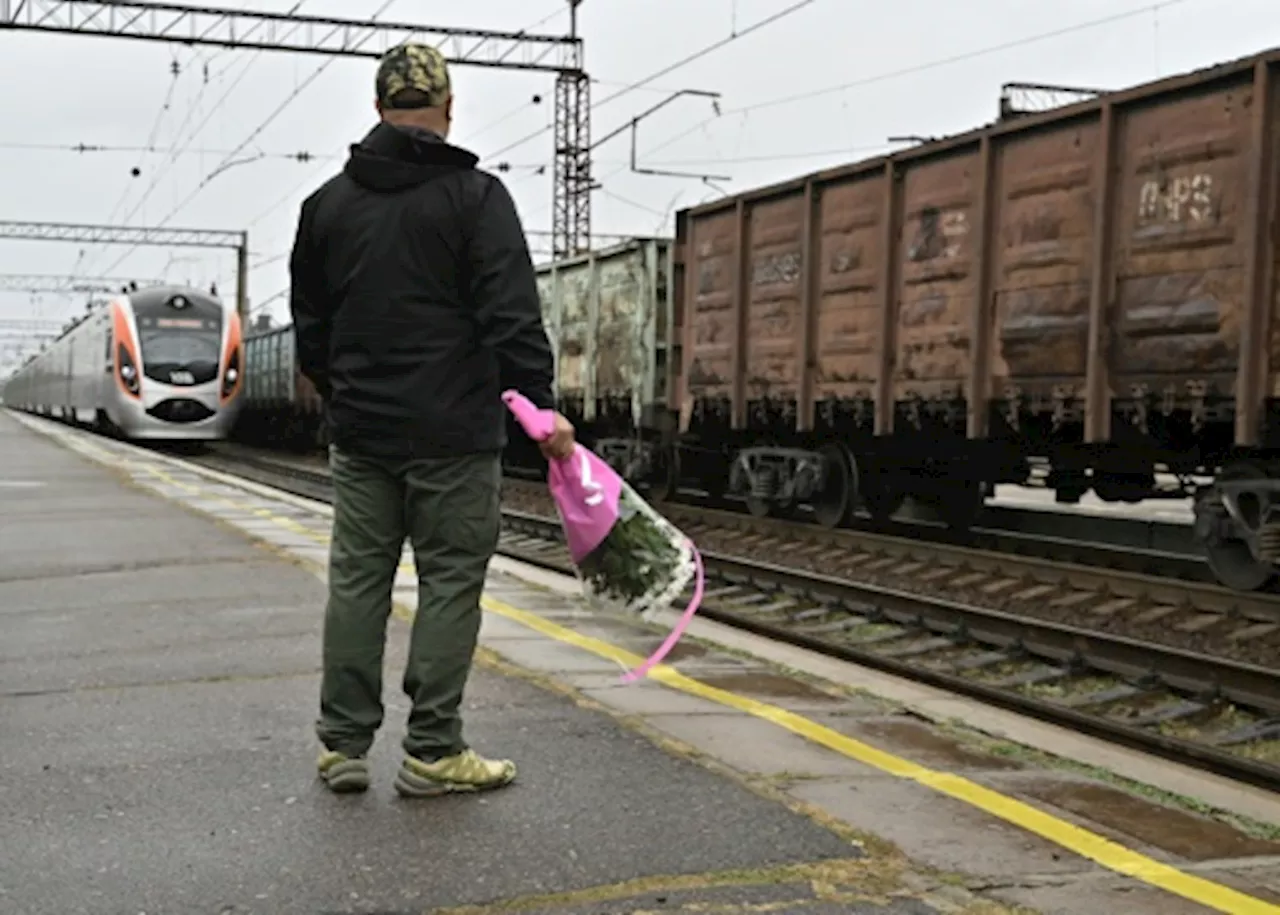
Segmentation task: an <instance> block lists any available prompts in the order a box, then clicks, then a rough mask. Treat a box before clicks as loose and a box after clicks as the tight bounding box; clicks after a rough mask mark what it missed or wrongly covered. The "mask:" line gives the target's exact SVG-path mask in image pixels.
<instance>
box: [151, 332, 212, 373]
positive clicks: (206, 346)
mask: <svg viewBox="0 0 1280 915" xmlns="http://www.w3.org/2000/svg"><path fill="white" fill-rule="evenodd" d="M221 343H222V334H220V333H219V332H218V331H217V330H212V331H210V330H199V331H190V330H187V331H172V330H164V329H155V330H150V329H148V330H144V331H142V361H143V362H145V363H146V364H147V365H158V364H161V363H163V364H164V365H165V366H170V367H174V368H186V367H189V366H191V365H194V364H196V363H203V362H210V363H214V364H215V365H216V364H217V362H218V355H219V353H218V348H219V346H220V344H221Z"/></svg>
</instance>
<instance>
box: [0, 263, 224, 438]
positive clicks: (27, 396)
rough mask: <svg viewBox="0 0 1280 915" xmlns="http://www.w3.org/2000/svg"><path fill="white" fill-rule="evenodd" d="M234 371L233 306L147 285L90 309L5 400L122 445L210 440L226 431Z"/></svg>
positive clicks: (29, 367) (193, 292)
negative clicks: (122, 440) (90, 427)
mask: <svg viewBox="0 0 1280 915" xmlns="http://www.w3.org/2000/svg"><path fill="white" fill-rule="evenodd" d="M243 374H244V346H243V340H242V331H241V325H240V316H239V315H238V314H237V313H236V310H235V307H234V306H232V305H230V304H228V303H224V302H222V301H221V300H219V299H218V298H217V297H215V296H213V295H210V294H209V293H206V292H202V291H200V290H197V289H191V288H187V287H182V286H154V287H151V288H147V289H138V290H133V291H131V292H126V293H122V294H121V295H119V296H117V297H116V298H114V299H112V300H111V301H109V302H107V303H106V304H105V305H103V306H99V307H97V308H95V309H93V310H92V311H90V312H89V314H88V315H86V316H85V317H84V318H82V319H81V320H79V321H78V322H77V323H76V324H75V325H74V326H72V327H70V328H69V329H67V330H66V331H65V332H64V333H63V334H62V335H61V336H59V337H58V338H57V339H56V340H54V341H53V342H52V343H50V344H49V345H48V346H47V347H46V348H45V349H44V350H43V351H42V352H41V353H40V354H39V355H37V356H36V357H34V358H33V359H31V360H30V361H29V362H27V364H26V365H24V366H23V367H22V368H21V369H19V370H18V372H17V373H16V374H14V375H13V376H12V377H10V378H9V379H8V381H7V382H6V383H5V385H4V403H5V405H6V406H8V407H10V408H12V409H17V410H23V411H26V412H29V413H36V414H39V415H43V416H49V417H53V418H56V419H63V420H67V421H70V422H75V423H83V424H87V425H93V426H95V427H97V428H98V429H100V430H102V431H104V432H109V433H112V434H115V435H118V436H120V437H122V438H125V439H136V440H143V439H145V440H150V441H212V440H220V439H224V438H226V437H227V434H228V433H229V432H230V430H231V429H232V427H233V426H234V425H235V421H236V416H237V414H238V413H239V409H240V400H241V397H240V395H241V390H242V387H243Z"/></svg>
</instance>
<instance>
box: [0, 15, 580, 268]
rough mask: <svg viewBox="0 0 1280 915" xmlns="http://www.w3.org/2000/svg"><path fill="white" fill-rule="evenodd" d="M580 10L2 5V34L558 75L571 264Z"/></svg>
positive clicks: (559, 240)
mask: <svg viewBox="0 0 1280 915" xmlns="http://www.w3.org/2000/svg"><path fill="white" fill-rule="evenodd" d="M581 2H582V0H569V3H570V11H571V15H572V17H573V25H572V27H571V29H570V34H569V35H568V36H563V35H562V36H554V35H530V34H525V33H523V32H500V31H490V30H486V29H461V28H432V27H429V26H423V25H418V24H414V23H394V22H369V21H367V20H365V21H361V20H358V19H341V18H337V17H333V16H303V15H298V14H289V13H273V12H260V11H254V10H232V9H225V8H215V7H199V6H187V5H184V4H179V3H144V2H126V0H0V30H4V29H10V30H27V31H39V32H51V33H60V34H67V35H96V36H99V37H107V38H132V39H135V40H140V41H163V42H172V43H178V44H185V45H193V44H198V45H214V46H218V47H229V48H252V49H259V50H275V51H295V52H300V53H312V54H325V55H340V56H346V57H380V56H381V55H382V54H383V53H384V52H385V51H386V50H387V49H389V48H391V47H394V46H395V45H397V44H401V43H403V42H405V41H410V40H412V41H419V42H425V43H428V44H432V45H435V46H437V47H439V48H440V49H441V50H442V51H444V52H445V55H446V57H447V58H448V59H449V61H450V63H453V64H457V65H463V66H473V67H491V68H499V69H506V70H529V71H540V72H547V73H554V74H556V94H555V97H556V105H555V131H554V133H555V144H556V148H555V167H554V172H555V179H554V180H555V188H554V191H553V194H554V197H553V216H552V219H553V225H552V235H553V240H552V247H553V253H554V255H555V256H557V257H563V256H566V255H570V254H576V253H578V252H580V251H585V250H586V249H587V248H588V247H589V246H590V240H591V189H592V186H591V152H590V147H591V131H590V121H589V113H588V110H589V108H590V103H589V98H590V90H589V85H590V84H589V81H588V79H587V75H586V73H585V72H584V70H583V48H582V39H581V38H579V37H578V36H577V7H578V5H579V4H580V3H581Z"/></svg>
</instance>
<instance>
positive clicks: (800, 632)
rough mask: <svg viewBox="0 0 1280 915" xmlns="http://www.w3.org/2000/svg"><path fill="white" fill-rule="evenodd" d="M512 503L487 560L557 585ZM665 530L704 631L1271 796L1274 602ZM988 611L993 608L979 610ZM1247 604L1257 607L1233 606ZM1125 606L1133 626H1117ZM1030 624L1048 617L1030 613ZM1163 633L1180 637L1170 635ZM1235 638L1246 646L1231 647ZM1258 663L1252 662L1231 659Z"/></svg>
mask: <svg viewBox="0 0 1280 915" xmlns="http://www.w3.org/2000/svg"><path fill="white" fill-rule="evenodd" d="M197 460H199V462H200V463H203V464H205V465H207V466H210V467H214V468H217V469H221V470H224V471H227V472H230V473H234V474H236V475H238V476H242V477H245V478H248V479H254V480H256V481H258V482H261V483H265V484H267V485H271V486H275V487H279V488H282V489H285V490H288V491H292V492H294V493H297V494H299V495H303V496H306V497H309V498H313V499H317V500H321V501H331V499H332V488H331V485H330V483H329V480H328V475H327V473H326V472H325V471H324V470H323V469H322V468H321V467H320V466H318V465H317V466H315V467H307V466H302V465H299V464H296V463H288V462H284V461H279V460H272V459H266V458H262V457H254V456H252V455H249V454H243V453H236V454H226V453H224V454H217V453H214V454H209V455H205V456H203V457H201V458H198V459H197ZM520 501H522V502H525V503H526V504H524V505H522V507H521V508H511V507H509V506H504V510H503V515H504V530H503V534H502V538H501V543H500V546H499V552H500V553H502V554H504V555H507V556H510V557H512V558H516V559H520V560H522V561H525V562H529V563H532V564H536V565H538V566H541V567H544V568H547V569H552V570H555V571H560V572H567V573H572V565H571V563H570V561H569V558H568V554H567V553H566V552H565V550H564V547H563V539H562V534H561V531H560V526H559V522H558V520H556V519H555V518H554V517H553V516H550V515H549V514H548V513H542V512H538V511H536V510H530V508H529V506H528V505H527V502H528V500H527V499H524V498H521V500H520ZM547 505H548V506H549V505H550V503H549V502H548V503H547ZM686 512H689V514H685V513H686ZM668 516H669V517H671V518H672V520H673V521H675V522H676V523H678V524H680V525H681V526H682V527H683V528H684V530H685V531H686V532H687V533H689V534H690V535H691V536H693V537H694V539H695V540H696V541H697V542H698V543H699V546H700V548H702V549H703V555H704V559H705V562H706V568H707V579H708V580H707V593H706V597H705V600H704V604H703V608H702V610H701V611H700V614H701V615H702V616H704V617H706V618H709V619H713V620H716V621H718V622H721V623H724V624H727V625H730V626H733V627H735V628H738V629H742V630H745V631H750V632H753V633H756V634H759V635H762V636H764V637H767V638H770V639H774V640H777V641H780V642H786V643H790V644H793V645H798V646H801V647H804V648H807V649H810V650H813V651H817V652H820V653H823V654H826V655H829V656H832V657H837V658H841V659H843V660H847V661H851V662H854V663H857V664H861V665H864V666H867V667H872V668H876V669H879V670H883V671H886V672H889V673H892V674H896V675H898V676H902V677H905V678H908V679H911V680H915V681H918V682H922V683H927V684H930V685H932V686H935V687H938V688H941V689H945V690H948V691H951V692H954V693H958V694H962V695H967V696H971V697H974V698H977V699H980V700H982V701H984V702H987V703H990V704H992V705H997V706H1000V707H1003V708H1007V709H1010V710H1013V711H1016V712H1019V713H1022V714H1027V715H1030V716H1033V717H1035V718H1038V719H1041V720H1044V721H1049V722H1052V723H1055V724H1058V725H1062V726H1065V727H1069V728H1071V729H1073V730H1076V731H1080V732H1082V733H1087V734H1091V735H1093V736H1096V737H1100V738H1103V739H1107V740H1110V741H1113V742H1116V743H1119V744H1123V745H1126V746H1130V747H1133V748H1135V749H1139V750H1142V751H1144V752H1148V753H1152V754H1154V755H1159V756H1162V757H1165V758H1168V759H1172V760H1175V761H1178V762H1181V763H1184V764H1187V765H1191V766H1194V767H1196V768H1199V769H1203V770H1207V771H1212V772H1215V773H1217V774H1219V775H1223V776H1225V777H1229V778H1232V779H1235V780H1238V781H1242V782H1248V783H1251V784H1255V785H1260V786H1263V787H1266V788H1269V789H1275V788H1276V786H1277V785H1280V670H1277V669H1276V668H1275V661H1274V659H1275V658H1276V657H1280V654H1278V653H1276V652H1275V651H1274V649H1273V648H1271V647H1269V646H1271V645H1274V641H1273V640H1274V639H1275V638H1277V634H1278V633H1280V612H1277V607H1278V606H1280V604H1278V603H1276V602H1275V601H1271V602H1268V601H1265V600H1261V599H1258V598H1255V597H1254V596H1252V595H1239V594H1236V593H1234V592H1229V591H1224V590H1223V589H1220V588H1216V587H1214V586H1207V585H1201V584H1198V583H1181V584H1176V583H1171V582H1168V581H1164V580H1160V579H1144V577H1143V576H1140V575H1136V574H1134V573H1128V572H1120V573H1116V572H1108V571H1105V570H1101V569H1097V568H1089V567H1070V569H1069V573H1068V572H1067V571H1065V570H1064V569H1063V568H1058V567H1055V566H1052V564H1049V565H1046V564H1045V563H1044V562H1043V561H1041V560H1034V559H1030V558H1028V557H1010V556H1003V555H991V554H986V555H985V556H984V555H982V554H981V553H980V551H976V550H970V551H968V552H961V548H952V550H953V551H952V552H950V553H948V552H946V551H945V550H939V547H938V545H937V544H934V543H927V542H924V543H922V542H916V543H914V544H911V543H909V542H901V543H896V544H894V545H892V546H889V545H883V546H882V547H880V548H872V547H870V546H869V545H867V544H866V543H865V539H864V545H863V547H862V548H860V551H859V552H852V553H851V552H850V550H851V549H857V548H854V547H852V542H853V541H854V540H856V538H859V537H864V535H860V534H858V533H856V532H845V531H839V532H832V531H824V532H822V534H821V535H818V534H817V533H816V532H813V534H814V537H815V538H816V537H818V536H821V538H822V540H823V542H821V543H817V542H815V543H810V544H798V543H796V542H795V531H796V527H795V526H794V525H785V524H779V523H770V522H761V521H759V520H753V522H752V523H751V524H747V522H746V520H745V519H742V518H741V517H739V516H736V515H731V516H730V519H728V520H726V519H723V518H720V519H718V518H716V517H715V513H711V514H710V515H707V514H705V513H704V514H702V515H696V514H695V513H692V510H691V509H688V508H687V507H676V508H675V509H674V510H671V511H668ZM699 519H701V520H699ZM730 520H731V521H732V522H733V523H734V524H736V525H739V530H738V536H737V538H736V539H730V540H729V541H726V542H723V543H722V542H720V540H719V539H718V538H719V537H722V536H725V532H726V531H730V532H731V531H732V528H731V527H730V526H729V522H730ZM700 525H701V526H700ZM788 532H789V533H790V536H791V540H790V541H788V540H787V539H786V537H787V534H788ZM883 539H885V540H889V539H894V538H883ZM730 548H731V549H732V550H733V552H730V551H729V549H730ZM788 550H790V551H791V553H792V555H791V556H790V557H788V556H786V555H784V553H785V552H786V551H788ZM895 550H896V552H895ZM753 551H754V552H753ZM797 551H798V552H797ZM797 556H799V557H803V558H804V559H805V561H806V562H807V563H808V564H809V565H810V566H812V567H808V568H807V567H805V564H804V563H799V562H797V561H796V557H797ZM764 557H772V558H771V559H766V558H764ZM788 560H790V561H788ZM1059 565H1060V566H1066V564H1059ZM1037 569H1038V571H1037ZM854 575H856V576H857V577H856V578H855V577H853V576H854ZM1037 575H1038V576H1039V577H1038V578H1037ZM1064 575H1066V577H1065V578H1063V577H1062V576H1064ZM1144 588H1145V589H1146V590H1144ZM1126 589H1128V590H1129V592H1130V593H1129V595H1128V596H1125V595H1124V594H1123V593H1122V592H1124V591H1125V590H1126ZM1076 595H1081V596H1076ZM1228 598H1229V600H1230V601H1234V602H1235V603H1230V602H1228ZM682 600H683V599H682ZM999 600H1005V601H1006V602H1007V603H1006V604H1005V606H999V605H993V604H995V603H996V602H997V601H999ZM1126 601H1131V602H1132V604H1126V603H1125V602H1126ZM1252 601H1256V602H1257V605H1256V606H1245V605H1246V604H1249V603H1250V602H1252ZM1134 606H1141V607H1142V608H1143V611H1142V612H1141V613H1139V614H1133V613H1130V612H1127V611H1130V610H1132V609H1133V608H1134ZM1047 607H1054V608H1056V609H1055V610H1054V611H1053V613H1051V614H1047V613H1035V612H1030V611H1032V610H1033V609H1034V608H1047ZM1157 608H1159V609H1160V611H1161V612H1160V613H1157V612H1156V609H1157ZM1054 614H1057V617H1056V618H1055V616H1054ZM1210 618H1212V619H1213V620H1214V621H1215V624H1216V625H1217V626H1218V627H1220V628H1222V627H1234V628H1231V629H1230V630H1229V632H1230V634H1234V635H1236V636H1237V638H1236V639H1234V640H1232V639H1230V638H1227V637H1226V636H1225V635H1224V636H1223V637H1222V638H1221V639H1218V640H1216V641H1214V640H1209V639H1206V638H1205V637H1204V633H1206V632H1208V631H1209V630H1212V629H1213V628H1214V627H1213V626H1210V625H1209V624H1208V622H1207V620H1208V619H1210ZM1140 619H1141V620H1146V624H1147V625H1148V626H1150V627H1153V629H1154V630H1155V631H1153V632H1152V633H1150V634H1149V635H1158V634H1162V633H1163V634H1166V635H1167V633H1169V632H1181V633H1182V634H1183V636H1185V637H1187V638H1190V639H1195V638H1201V639H1202V641H1204V643H1205V644H1204V647H1202V648H1201V649H1200V650H1195V649H1193V648H1190V647H1186V646H1185V645H1184V646H1179V645H1175V644H1169V643H1168V639H1164V640H1160V639H1156V638H1152V637H1142V636H1141V635H1135V634H1134V633H1133V632H1132V631H1131V630H1126V628H1125V625H1122V624H1124V623H1125V622H1126V621H1127V623H1128V624H1130V625H1137V624H1138V621H1139V620H1140ZM1192 621H1196V623H1195V624H1194V625H1192ZM1179 622H1184V623H1186V625H1183V626H1182V628H1181V629H1179V628H1177V626H1178V624H1179ZM1108 627H1110V628H1108ZM1222 631H1223V632H1227V631H1228V630H1227V629H1225V628H1224V629H1222ZM1251 631H1252V632H1254V633H1261V634H1260V635H1254V636H1253V637H1243V638H1242V637H1241V636H1248V633H1249V632H1251ZM1223 646H1227V647H1228V648H1230V647H1231V646H1234V647H1235V648H1236V649H1238V651H1236V652H1235V653H1234V654H1232V653H1227V652H1226V651H1223V650H1222V649H1223ZM1259 646H1261V650H1262V651H1263V652H1264V653H1266V655H1267V660H1266V662H1265V663H1255V662H1251V661H1250V660H1247V659H1245V658H1243V657H1241V654H1244V655H1248V654H1249V653H1250V652H1252V651H1255V650H1258V649H1259ZM1210 649H1212V650H1210Z"/></svg>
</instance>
